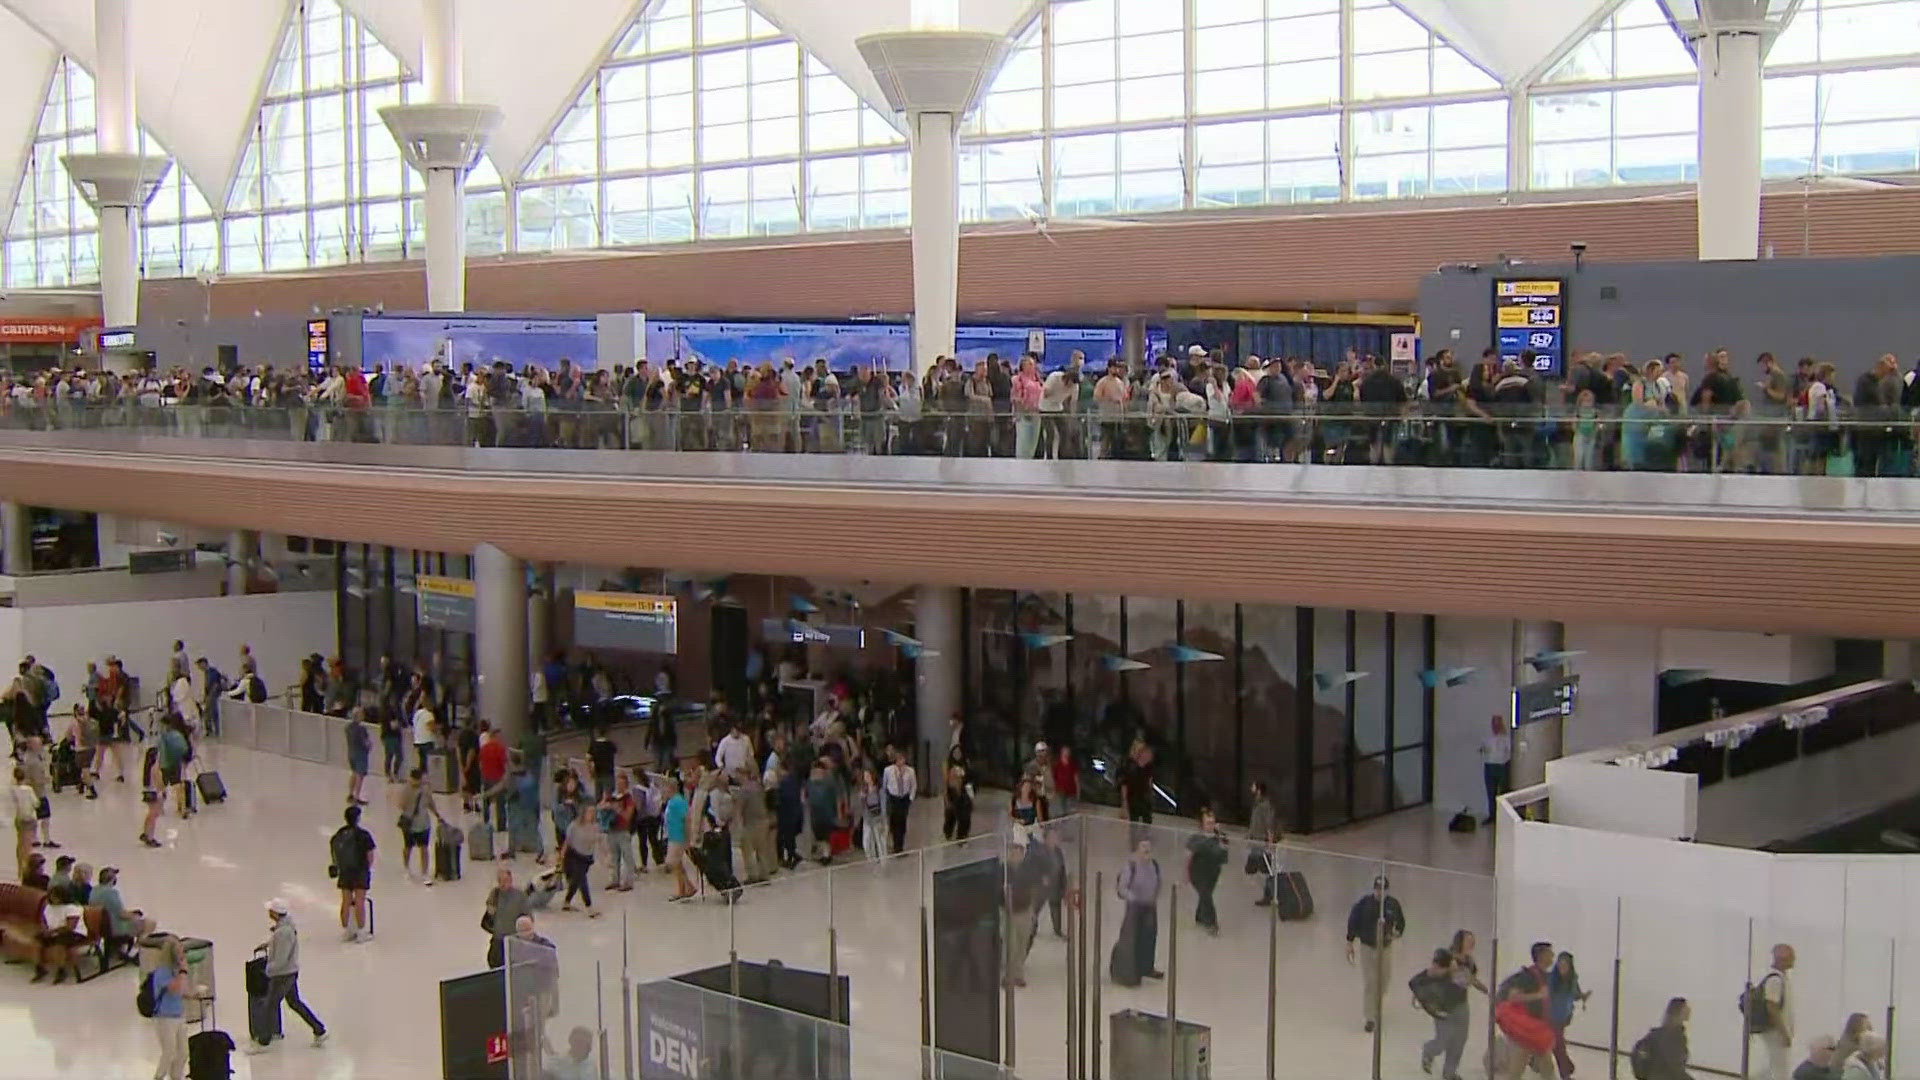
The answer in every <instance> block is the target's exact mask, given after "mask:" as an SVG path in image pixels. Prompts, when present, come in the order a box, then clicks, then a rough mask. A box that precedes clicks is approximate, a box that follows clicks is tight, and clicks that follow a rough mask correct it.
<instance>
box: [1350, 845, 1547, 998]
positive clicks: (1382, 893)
mask: <svg viewBox="0 0 1920 1080" xmlns="http://www.w3.org/2000/svg"><path fill="white" fill-rule="evenodd" d="M1387 887H1388V881H1387V876H1386V875H1385V874H1381V875H1380V876H1379V877H1376V878H1374V879H1373V891H1372V892H1369V893H1367V894H1366V895H1365V896H1362V897H1361V898H1360V899H1358V900H1356V901H1354V903H1353V907H1352V908H1351V909H1349V910H1348V912H1347V963H1349V964H1351V963H1353V962H1354V955H1353V945H1354V942H1356V941H1357V942H1359V943H1360V946H1361V949H1362V950H1363V952H1362V955H1361V958H1360V1008H1361V1014H1362V1015H1363V1016H1364V1017H1365V1018H1366V1023H1365V1025H1364V1030H1365V1031H1366V1032H1368V1033H1369V1034H1371V1033H1372V1032H1373V1029H1374V1028H1375V1027H1376V1026H1377V1025H1378V1024H1379V1023H1380V994H1381V992H1382V989H1383V986H1384V983H1383V982H1382V980H1381V975H1382V974H1383V973H1384V972H1386V971H1388V970H1390V969H1391V968H1392V967H1393V943H1394V941H1395V940H1397V939H1398V938H1399V937H1400V935H1401V934H1404V933H1406V932H1407V918H1406V915H1405V914H1404V913H1402V912H1401V910H1400V901H1399V900H1398V899H1397V898H1395V897H1393V896H1390V895H1388V894H1387ZM1548 959H1549V961H1551V959H1552V958H1551V957H1549V958H1548Z"/></svg>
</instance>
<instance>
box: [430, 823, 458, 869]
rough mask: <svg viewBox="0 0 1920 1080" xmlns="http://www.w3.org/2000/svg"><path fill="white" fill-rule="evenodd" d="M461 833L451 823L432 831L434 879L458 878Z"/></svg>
mask: <svg viewBox="0 0 1920 1080" xmlns="http://www.w3.org/2000/svg"><path fill="white" fill-rule="evenodd" d="M462 839H463V834H462V833H461V831H460V830H459V829H457V828H454V827H453V826H451V825H447V824H442V825H441V826H440V827H439V828H437V829H435V830H434V832H433V879H434V880H435V881H459V880H460V842H461V840H462Z"/></svg>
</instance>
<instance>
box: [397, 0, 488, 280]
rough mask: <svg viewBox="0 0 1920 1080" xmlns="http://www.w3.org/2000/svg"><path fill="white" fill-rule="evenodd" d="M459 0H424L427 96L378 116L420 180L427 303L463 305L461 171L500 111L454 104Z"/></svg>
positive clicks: (474, 160)
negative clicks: (424, 187) (423, 192)
mask: <svg viewBox="0 0 1920 1080" xmlns="http://www.w3.org/2000/svg"><path fill="white" fill-rule="evenodd" d="M460 3H461V0H425V6H426V40H425V43H424V46H423V49H422V57H421V65H420V66H421V68H422V71H423V74H424V76H425V78H424V82H425V84H426V95H427V100H426V101H424V102H421V103H418V104H411V105H389V106H387V107H386V108H384V109H381V110H380V119H381V120H383V121H385V122H386V125H387V129H388V130H389V131H391V132H393V137H394V140H395V141H396V142H398V143H399V144H400V152H401V153H402V154H403V155H405V157H406V159H407V164H409V165H411V166H413V167H414V169H415V170H417V171H418V172H419V173H420V175H421V177H422V178H423V179H425V180H426V184H427V198H426V207H427V221H426V234H427V307H428V308H429V309H431V310H433V311H449V312H451V311H465V310H466V309H467V202H466V186H467V174H468V173H469V172H471V171H472V170H473V167H474V166H475V165H477V164H479V161H480V155H481V154H482V153H484V152H485V151H486V148H487V138H488V137H489V136H491V135H492V134H493V131H494V129H495V128H497V127H499V126H500V110H499V109H497V108H495V107H494V106H492V105H470V104H467V103H465V102H463V101H461V100H460V99H461V97H462V91H463V86H462V83H461V73H460V65H461V63H462V55H461V39H460V11H459V8H460Z"/></svg>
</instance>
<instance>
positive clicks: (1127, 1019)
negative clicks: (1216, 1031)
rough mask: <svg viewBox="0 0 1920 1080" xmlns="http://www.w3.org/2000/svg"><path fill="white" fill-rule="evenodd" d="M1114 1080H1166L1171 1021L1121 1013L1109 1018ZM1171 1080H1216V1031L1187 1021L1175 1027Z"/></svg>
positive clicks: (1133, 1012) (1131, 1011) (1127, 1011)
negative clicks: (1214, 1057) (1168, 1034)
mask: <svg viewBox="0 0 1920 1080" xmlns="http://www.w3.org/2000/svg"><path fill="white" fill-rule="evenodd" d="M1107 1031H1108V1037H1107V1047H1108V1054H1109V1059H1108V1060H1109V1061H1110V1063H1111V1065H1112V1067H1111V1068H1110V1069H1109V1070H1108V1072H1107V1075H1108V1076H1110V1077H1111V1078H1112V1080H1162V1078H1165V1077H1167V1076H1168V1073H1167V1061H1168V1058H1167V1018H1166V1017H1164V1016H1155V1015H1154V1014H1153V1013H1146V1012H1141V1011H1139V1010H1138V1009H1121V1010H1120V1011H1119V1012H1116V1013H1113V1014H1112V1015H1111V1016H1109V1017H1108V1018H1107ZM1173 1038H1174V1056H1173V1059H1172V1060H1173V1073H1172V1076H1171V1080H1212V1076H1213V1065H1212V1060H1213V1029H1212V1028H1210V1027H1207V1026H1206V1025H1204V1024H1192V1023H1188V1022H1187V1021H1185V1020H1180V1021H1177V1022H1176V1023H1175V1024H1174V1030H1173Z"/></svg>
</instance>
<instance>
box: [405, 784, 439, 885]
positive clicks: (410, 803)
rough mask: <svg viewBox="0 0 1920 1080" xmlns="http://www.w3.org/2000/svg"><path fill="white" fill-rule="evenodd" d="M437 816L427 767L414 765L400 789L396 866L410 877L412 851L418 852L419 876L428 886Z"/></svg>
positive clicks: (431, 876) (431, 875) (431, 878)
mask: <svg viewBox="0 0 1920 1080" xmlns="http://www.w3.org/2000/svg"><path fill="white" fill-rule="evenodd" d="M440 820H441V818H440V808H439V807H437V806H435V805H434V803H433V789H432V788H430V787H428V786H427V770H426V769H424V768H416V769H414V770H413V772H412V773H410V774H408V776H407V786H406V787H404V788H401V789H400V842H401V847H400V869H401V870H402V871H404V872H405V873H406V874H407V876H408V877H409V878H411V877H412V876H413V853H414V852H415V851H418V852H420V876H421V878H423V879H424V880H425V882H426V884H428V885H429V886H431V885H432V884H433V826H434V824H435V823H436V822H439V821H440Z"/></svg>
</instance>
